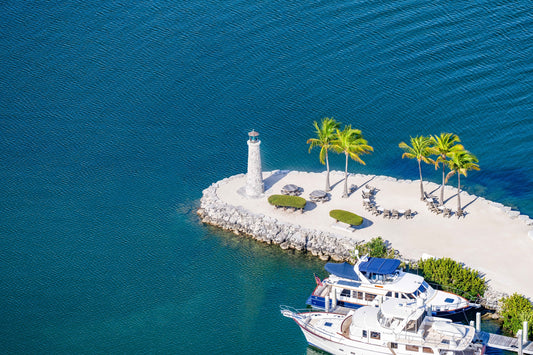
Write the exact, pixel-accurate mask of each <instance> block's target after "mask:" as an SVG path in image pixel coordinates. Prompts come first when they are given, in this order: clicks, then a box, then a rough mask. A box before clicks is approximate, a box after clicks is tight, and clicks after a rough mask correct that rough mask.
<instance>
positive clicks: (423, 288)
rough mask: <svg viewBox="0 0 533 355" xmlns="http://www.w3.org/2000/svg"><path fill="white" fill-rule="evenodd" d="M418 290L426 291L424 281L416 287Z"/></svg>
mask: <svg viewBox="0 0 533 355" xmlns="http://www.w3.org/2000/svg"><path fill="white" fill-rule="evenodd" d="M418 291H420V293H424V292H426V287H425V286H424V283H422V285H420V287H419V288H418Z"/></svg>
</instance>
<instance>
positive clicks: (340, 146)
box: [331, 125, 374, 197]
mask: <svg viewBox="0 0 533 355" xmlns="http://www.w3.org/2000/svg"><path fill="white" fill-rule="evenodd" d="M331 148H332V149H333V150H334V151H335V152H337V153H344V155H345V156H346V166H345V168H344V193H343V195H342V197H348V158H351V159H353V160H355V161H357V162H359V163H361V164H363V165H365V162H364V161H363V160H362V159H361V158H360V157H359V155H361V154H369V153H370V152H372V151H374V148H372V147H371V146H369V145H368V142H367V141H366V140H365V139H364V138H363V135H362V134H361V131H360V130H358V129H353V128H352V126H351V125H348V126H346V127H344V129H343V130H342V131H339V129H337V135H336V137H335V139H334V140H333V142H332V145H331Z"/></svg>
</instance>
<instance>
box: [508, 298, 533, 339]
mask: <svg viewBox="0 0 533 355" xmlns="http://www.w3.org/2000/svg"><path fill="white" fill-rule="evenodd" d="M501 301H502V303H503V306H502V310H501V316H502V318H503V329H504V330H505V331H506V332H507V333H508V334H509V335H513V336H514V335H515V334H516V332H517V331H518V330H519V329H522V324H523V322H524V321H527V322H528V338H531V337H532V336H533V325H532V324H531V323H532V322H533V305H532V304H531V302H529V300H528V299H527V298H525V297H524V296H522V295H519V294H517V293H514V294H512V295H511V296H509V297H504V298H502V299H501Z"/></svg>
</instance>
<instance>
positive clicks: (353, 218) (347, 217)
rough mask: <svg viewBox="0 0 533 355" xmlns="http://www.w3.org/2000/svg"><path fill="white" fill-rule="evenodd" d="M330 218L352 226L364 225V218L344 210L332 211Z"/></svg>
mask: <svg viewBox="0 0 533 355" xmlns="http://www.w3.org/2000/svg"><path fill="white" fill-rule="evenodd" d="M329 216H330V217H332V218H334V219H335V220H337V221H340V222H343V223H346V224H349V225H352V226H359V225H361V223H363V217H361V216H358V215H356V214H355V213H352V212H348V211H344V210H331V211H329Z"/></svg>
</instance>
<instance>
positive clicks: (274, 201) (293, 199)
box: [268, 195, 307, 209]
mask: <svg viewBox="0 0 533 355" xmlns="http://www.w3.org/2000/svg"><path fill="white" fill-rule="evenodd" d="M268 203H270V204H271V205H273V206H278V207H292V208H301V209H303V208H305V205H306V203H307V201H306V200H305V198H303V197H300V196H290V195H271V196H269V197H268Z"/></svg>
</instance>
